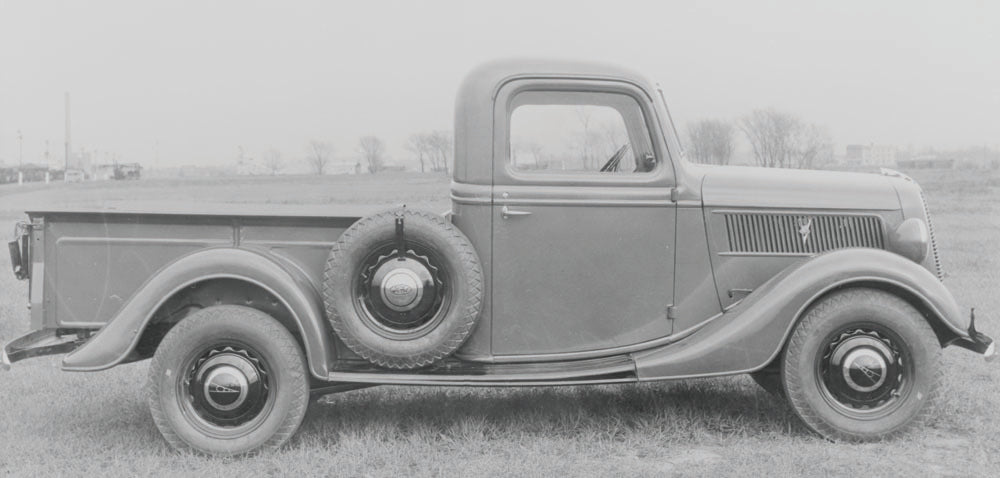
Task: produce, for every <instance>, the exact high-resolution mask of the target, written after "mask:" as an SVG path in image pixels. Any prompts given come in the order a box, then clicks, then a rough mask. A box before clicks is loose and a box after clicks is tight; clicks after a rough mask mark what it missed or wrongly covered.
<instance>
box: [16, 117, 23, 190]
mask: <svg viewBox="0 0 1000 478" xmlns="http://www.w3.org/2000/svg"><path fill="white" fill-rule="evenodd" d="M22 169H24V136H23V135H22V134H21V130H17V184H18V185H21V184H24V171H22Z"/></svg>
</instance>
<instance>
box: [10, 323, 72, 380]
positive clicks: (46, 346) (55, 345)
mask: <svg viewBox="0 0 1000 478" xmlns="http://www.w3.org/2000/svg"><path fill="white" fill-rule="evenodd" d="M89 332H90V331H81V330H76V329H42V330H36V331H34V332H30V333H27V334H25V335H22V336H20V337H18V338H16V339H14V340H12V341H10V342H8V343H7V344H6V345H4V347H3V351H2V352H0V368H2V369H3V370H9V369H10V365H11V364H12V363H14V362H19V361H21V360H24V359H28V358H32V357H41V356H43V355H57V354H65V353H69V352H72V351H74V350H76V348H77V347H79V346H81V345H83V344H84V342H86V341H87V339H88V338H89Z"/></svg>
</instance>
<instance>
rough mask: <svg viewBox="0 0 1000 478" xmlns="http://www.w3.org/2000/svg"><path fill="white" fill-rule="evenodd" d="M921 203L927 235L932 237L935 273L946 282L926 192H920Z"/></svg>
mask: <svg viewBox="0 0 1000 478" xmlns="http://www.w3.org/2000/svg"><path fill="white" fill-rule="evenodd" d="M920 201H921V202H923V204H924V217H926V218H927V234H928V235H929V236H930V240H931V254H932V257H933V258H934V272H935V273H936V274H937V278H938V280H942V281H943V280H944V268H943V267H941V255H940V254H939V253H938V247H937V240H936V239H934V223H933V222H931V210H930V209H929V208H928V207H927V198H926V197H924V191H923V190H921V191H920Z"/></svg>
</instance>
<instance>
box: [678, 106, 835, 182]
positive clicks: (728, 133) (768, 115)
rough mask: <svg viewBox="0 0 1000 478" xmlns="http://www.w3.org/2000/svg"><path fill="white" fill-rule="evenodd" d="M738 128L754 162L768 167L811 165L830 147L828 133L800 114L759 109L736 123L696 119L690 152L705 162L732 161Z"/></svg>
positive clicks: (689, 133)
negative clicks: (803, 118)
mask: <svg viewBox="0 0 1000 478" xmlns="http://www.w3.org/2000/svg"><path fill="white" fill-rule="evenodd" d="M737 130H738V131H739V132H742V133H743V135H744V137H745V138H746V139H747V141H748V142H749V143H750V149H751V153H752V154H753V158H754V162H755V163H756V164H757V165H758V166H763V167H766V168H811V167H814V166H816V165H817V161H818V160H819V159H821V156H822V154H823V152H824V151H827V150H829V148H830V145H831V140H830V136H829V134H828V133H827V132H826V131H825V130H824V129H823V128H821V127H819V126H817V125H815V124H811V123H807V122H806V121H804V120H802V119H801V118H799V117H798V116H796V115H794V114H791V113H787V112H782V111H777V110H774V109H759V110H754V111H752V112H750V114H748V115H746V116H743V117H742V118H739V119H737V120H736V121H735V122H731V121H726V120H719V119H703V120H699V121H695V122H693V123H691V124H690V125H688V128H687V140H688V141H687V143H688V144H687V153H688V154H689V156H690V158H691V159H692V160H693V161H695V162H699V163H705V164H729V163H730V162H731V161H732V158H733V153H734V152H735V150H736V137H737Z"/></svg>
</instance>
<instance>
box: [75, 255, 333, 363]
mask: <svg viewBox="0 0 1000 478" xmlns="http://www.w3.org/2000/svg"><path fill="white" fill-rule="evenodd" d="M221 278H228V279H239V280H243V281H247V282H250V283H253V284H255V285H257V286H260V287H262V288H264V289H265V290H267V291H268V292H270V293H271V294H273V295H274V296H275V297H277V298H278V300H280V301H281V302H282V303H283V304H284V306H285V307H286V308H287V309H288V310H289V311H290V312H291V315H292V317H293V319H294V321H295V323H296V325H297V326H298V329H299V330H298V332H299V333H300V334H301V336H302V341H303V343H304V344H305V354H306V359H307V361H308V363H309V368H310V371H311V373H312V374H313V375H314V376H315V377H316V378H320V379H325V378H326V377H327V376H328V375H329V362H328V358H329V357H330V356H331V352H332V345H331V343H330V339H329V334H328V333H327V330H326V322H325V319H324V315H323V308H322V299H321V298H320V297H319V293H318V292H317V291H316V288H315V287H314V286H313V285H312V283H311V282H310V281H309V280H308V279H307V278H306V277H305V274H304V273H303V272H302V271H300V270H298V269H296V268H293V267H288V266H285V265H283V264H282V263H280V262H278V261H277V260H275V259H273V258H271V257H268V256H267V255H265V254H263V253H259V252H255V251H251V250H247V249H236V248H230V247H220V248H210V249H203V250H200V251H198V252H194V253H192V254H189V255H187V256H184V257H181V258H180V259H177V260H176V261H174V262H172V263H170V264H169V265H167V266H165V267H164V268H162V269H160V270H159V271H158V272H157V273H155V274H153V276H152V277H150V279H149V280H147V281H146V283H145V284H143V285H142V286H141V287H140V288H139V290H138V291H136V293H135V294H133V295H132V297H131V298H130V299H129V300H128V302H127V303H126V304H125V305H124V306H123V307H122V309H121V310H120V311H119V312H118V314H117V315H115V316H114V317H113V318H112V319H111V321H109V322H108V324H107V325H105V326H104V327H103V328H102V329H101V330H100V331H98V333H97V334H96V335H94V336H93V337H92V338H91V339H90V340H88V341H87V342H86V343H85V344H84V345H82V346H81V347H80V348H78V349H76V350H75V351H73V353H71V354H69V355H67V356H66V357H65V358H64V359H63V369H64V370H71V371H94V370H104V369H107V368H111V367H113V366H115V365H118V364H119V363H121V362H122V361H123V360H125V358H126V357H127V356H128V355H129V353H131V352H132V351H133V350H134V349H135V347H136V344H137V343H138V341H139V338H140V336H141V335H142V332H143V330H145V328H146V325H148V324H149V322H150V320H151V319H152V317H153V313H154V312H155V311H156V310H157V309H158V308H159V307H160V305H161V304H163V302H164V301H165V300H167V299H168V298H169V297H171V296H172V295H174V293H176V292H178V291H180V290H182V289H183V288H185V287H188V286H190V285H192V284H195V283H198V282H201V281H204V280H209V279H221Z"/></svg>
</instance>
